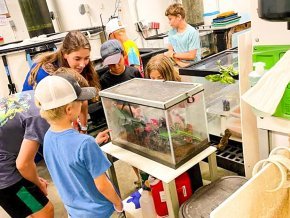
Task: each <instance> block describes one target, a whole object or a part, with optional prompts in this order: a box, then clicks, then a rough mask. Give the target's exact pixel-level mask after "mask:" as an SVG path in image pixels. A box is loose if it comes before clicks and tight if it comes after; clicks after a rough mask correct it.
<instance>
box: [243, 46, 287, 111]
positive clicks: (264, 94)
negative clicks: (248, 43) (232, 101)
mask: <svg viewBox="0 0 290 218" xmlns="http://www.w3.org/2000/svg"><path fill="white" fill-rule="evenodd" d="M289 65H290V50H288V51H287V52H286V53H285V54H284V56H283V57H282V58H281V59H280V60H279V61H278V62H277V63H276V64H275V65H274V66H273V67H272V68H271V69H270V70H269V71H268V72H267V73H266V74H265V75H264V76H263V77H262V78H261V79H260V80H259V81H258V83H257V84H256V85H255V86H254V87H252V88H251V89H249V90H248V91H247V92H246V93H245V94H244V95H243V96H242V99H243V100H244V101H245V102H247V103H248V104H249V105H251V106H252V107H254V108H256V109H257V110H259V111H262V112H264V113H267V114H269V115H272V114H273V113H275V111H276V108H277V106H278V104H279V102H280V100H281V98H282V96H283V94H284V91H285V88H286V87H287V85H288V83H289V81H290V67H289Z"/></svg>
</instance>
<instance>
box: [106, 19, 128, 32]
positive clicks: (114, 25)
mask: <svg viewBox="0 0 290 218" xmlns="http://www.w3.org/2000/svg"><path fill="white" fill-rule="evenodd" d="M123 28H125V26H123V25H122V24H121V22H120V21H119V20H118V18H113V19H111V20H109V22H108V23H107V24H106V33H107V36H109V35H110V34H111V33H113V32H115V31H116V30H119V29H123Z"/></svg>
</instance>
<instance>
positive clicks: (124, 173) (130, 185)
mask: <svg viewBox="0 0 290 218" xmlns="http://www.w3.org/2000/svg"><path fill="white" fill-rule="evenodd" d="M200 166H201V171H202V175H203V179H208V180H209V171H208V166H207V163H203V162H202V163H200ZM37 168H38V171H39V175H40V176H41V177H43V178H45V179H47V180H48V181H49V182H50V184H49V186H48V193H49V194H48V197H49V199H50V200H51V201H52V203H53V204H54V209H55V217H56V218H67V213H66V211H65V209H64V206H63V204H62V202H61V200H60V198H59V196H58V193H57V191H56V189H55V186H54V185H53V182H52V181H51V178H50V176H49V173H48V171H47V169H46V166H45V164H44V162H41V163H40V164H38V167H37ZM115 169H116V172H117V177H118V181H119V186H120V190H121V196H122V199H125V198H126V197H128V196H129V195H130V193H132V192H133V191H134V190H135V186H134V181H135V180H137V177H136V175H135V173H134V171H133V169H132V167H131V166H129V165H128V164H126V163H124V162H121V161H116V162H115ZM226 175H234V173H232V172H230V171H226V170H223V169H221V168H218V176H219V177H222V176H226ZM0 217H1V218H8V217H9V216H8V215H7V214H6V212H5V211H4V210H3V209H2V208H0ZM113 217H117V216H116V215H113ZM138 218H140V217H138Z"/></svg>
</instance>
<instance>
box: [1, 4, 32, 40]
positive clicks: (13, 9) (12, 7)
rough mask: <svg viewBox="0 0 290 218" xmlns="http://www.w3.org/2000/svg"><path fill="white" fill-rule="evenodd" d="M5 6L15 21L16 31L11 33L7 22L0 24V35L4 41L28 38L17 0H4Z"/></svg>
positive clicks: (11, 18)
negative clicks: (3, 24)
mask: <svg viewBox="0 0 290 218" xmlns="http://www.w3.org/2000/svg"><path fill="white" fill-rule="evenodd" d="M6 4H7V8H8V11H9V14H10V16H11V17H10V18H8V19H7V20H8V21H9V20H12V21H13V22H14V23H15V26H16V31H15V33H13V30H12V28H11V27H10V25H9V23H8V22H7V25H5V26H0V35H2V36H3V37H4V43H9V42H13V41H19V40H23V39H25V38H29V35H28V31H27V29H26V26H25V22H24V18H23V16H22V12H21V9H20V6H19V4H18V1H17V0H9V1H6Z"/></svg>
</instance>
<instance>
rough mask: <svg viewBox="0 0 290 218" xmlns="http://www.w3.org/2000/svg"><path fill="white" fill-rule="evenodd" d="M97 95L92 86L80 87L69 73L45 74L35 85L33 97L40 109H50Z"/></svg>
mask: <svg viewBox="0 0 290 218" xmlns="http://www.w3.org/2000/svg"><path fill="white" fill-rule="evenodd" d="M96 95H97V90H96V88H94V87H84V88H81V87H80V85H79V83H78V82H77V81H76V80H75V79H74V78H73V77H72V76H70V75H64V74H62V75H61V76H60V75H58V76H47V77H45V78H44V79H42V80H41V81H40V82H39V83H38V84H37V86H36V88H35V92H34V97H35V99H36V100H37V101H39V103H40V108H41V109H42V110H50V109H54V108H58V107H61V106H63V105H66V104H69V103H71V102H73V101H75V100H79V101H84V100H90V99H92V98H94V97H96Z"/></svg>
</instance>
